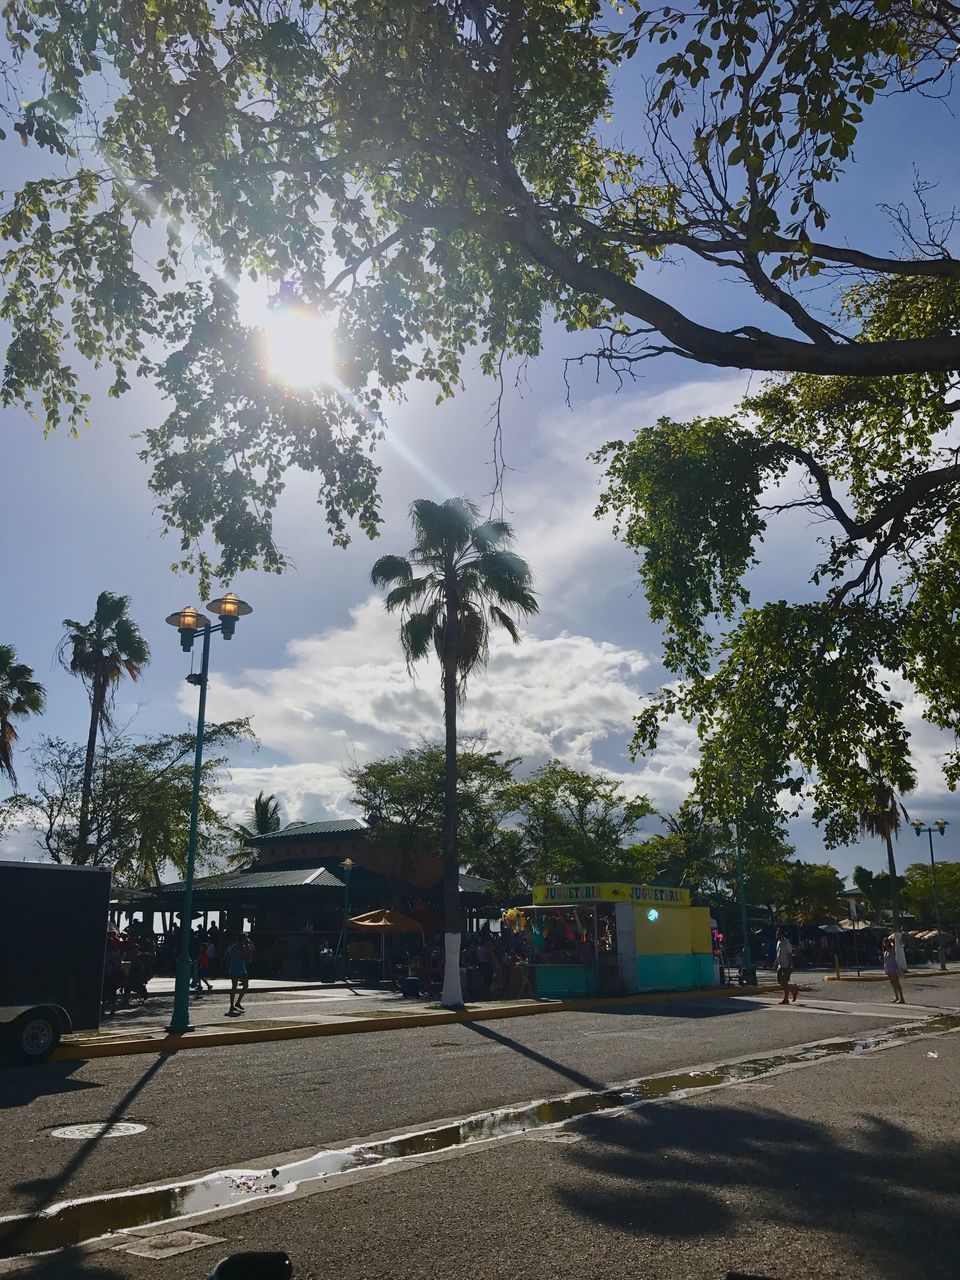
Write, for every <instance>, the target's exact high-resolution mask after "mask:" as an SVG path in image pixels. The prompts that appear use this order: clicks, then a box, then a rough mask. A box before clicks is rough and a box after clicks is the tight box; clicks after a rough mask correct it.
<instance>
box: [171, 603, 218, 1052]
mask: <svg viewBox="0 0 960 1280" xmlns="http://www.w3.org/2000/svg"><path fill="white" fill-rule="evenodd" d="M212 631H213V628H212V627H210V626H206V627H204V628H203V650H202V657H201V659H200V681H199V684H200V705H199V706H198V708H197V748H196V751H195V752H194V756H193V795H192V797H191V800H190V839H189V842H188V844H187V874H186V878H185V879H184V882H183V910H182V911H181V912H180V956H179V958H178V959H177V978H176V983H175V986H174V993H173V1016H172V1017H171V1019H170V1025H169V1027H168V1028H167V1030H168V1031H169V1032H170V1034H171V1035H172V1036H178V1035H181V1034H182V1033H183V1032H184V1031H192V1030H193V1028H192V1027H191V1025H190V978H191V970H192V962H191V960H190V939H191V937H192V935H193V868H194V864H195V863H196V860H197V827H198V826H199V822H200V784H201V782H202V780H203V731H204V727H205V724H206V718H207V673H208V671H209V670H210V635H211V633H212Z"/></svg>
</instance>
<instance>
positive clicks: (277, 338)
mask: <svg viewBox="0 0 960 1280" xmlns="http://www.w3.org/2000/svg"><path fill="white" fill-rule="evenodd" d="M261 327H262V330H263V335H264V344H265V346H266V353H267V366H268V368H269V370H270V376H271V377H272V378H273V379H274V381H276V382H279V383H281V384H282V385H283V386H285V387H290V388H292V389H293V390H306V389H307V388H308V387H318V386H324V385H326V386H329V385H330V384H331V383H332V382H333V380H334V361H333V330H332V328H331V325H330V322H329V320H328V319H327V318H326V317H325V316H322V315H318V314H317V313H316V312H315V311H309V310H308V309H307V308H305V307H280V308H277V309H276V310H271V311H268V312H267V313H266V315H265V316H264V319H263V323H262V326H261Z"/></svg>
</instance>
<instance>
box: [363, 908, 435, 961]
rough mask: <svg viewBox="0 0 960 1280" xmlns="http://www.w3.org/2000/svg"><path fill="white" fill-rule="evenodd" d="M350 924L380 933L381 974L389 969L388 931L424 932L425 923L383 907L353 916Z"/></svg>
mask: <svg viewBox="0 0 960 1280" xmlns="http://www.w3.org/2000/svg"><path fill="white" fill-rule="evenodd" d="M349 923H350V926H351V928H353V929H373V930H376V932H377V933H379V934H380V975H381V977H384V976H385V975H386V971H387V956H386V942H387V934H388V933H423V925H422V924H421V923H420V921H419V920H414V919H413V918H412V917H411V916H404V915H401V914H400V912H399V911H389V910H387V909H386V908H381V909H380V910H379V911H367V912H365V913H364V914H363V915H362V916H352V917H351V919H350V922H349Z"/></svg>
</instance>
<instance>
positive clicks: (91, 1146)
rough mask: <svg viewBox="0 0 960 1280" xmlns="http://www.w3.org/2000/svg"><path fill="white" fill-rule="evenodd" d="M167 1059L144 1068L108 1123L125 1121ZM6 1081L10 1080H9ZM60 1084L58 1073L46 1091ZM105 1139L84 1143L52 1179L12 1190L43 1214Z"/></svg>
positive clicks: (28, 1207)
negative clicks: (127, 1113)
mask: <svg viewBox="0 0 960 1280" xmlns="http://www.w3.org/2000/svg"><path fill="white" fill-rule="evenodd" d="M166 1061H167V1055H161V1056H159V1057H157V1058H155V1059H154V1061H153V1062H152V1063H151V1065H150V1066H149V1067H148V1068H147V1069H146V1071H144V1073H143V1075H141V1076H140V1077H139V1078H138V1079H137V1080H135V1081H134V1083H133V1084H132V1085H131V1086H130V1088H129V1089H128V1090H127V1092H126V1093H125V1094H124V1095H123V1097H122V1098H121V1099H120V1100H119V1102H117V1104H116V1105H115V1106H114V1108H113V1110H112V1111H111V1112H110V1114H109V1115H108V1116H104V1118H103V1119H104V1123H106V1124H116V1123H117V1122H118V1121H119V1120H122V1119H123V1118H124V1116H125V1115H126V1112H127V1110H128V1108H129V1107H130V1105H131V1104H132V1103H133V1101H134V1100H135V1099H136V1098H137V1097H138V1096H139V1095H140V1094H141V1093H142V1092H143V1090H144V1089H145V1088H146V1087H147V1085H148V1084H149V1083H150V1081H151V1080H152V1079H153V1078H154V1076H155V1075H156V1074H157V1072H158V1071H159V1070H160V1068H161V1067H162V1066H163V1065H164V1063H165V1062H166ZM79 1065H80V1064H79V1063H66V1062H65V1063H52V1064H50V1067H32V1068H29V1070H32V1071H34V1072H38V1073H40V1072H46V1071H47V1070H51V1069H54V1070H55V1069H56V1068H57V1067H60V1066H64V1067H71V1068H74V1067H76V1066H79ZM4 1083H6V1081H5V1082H4ZM58 1083H59V1084H60V1085H62V1076H61V1077H56V1076H55V1077H54V1079H53V1081H52V1084H51V1088H50V1089H49V1090H46V1092H50V1093H52V1092H56V1091H57V1089H56V1086H57V1085H58ZM70 1083H71V1084H75V1085H77V1086H80V1085H81V1084H82V1082H81V1081H71V1082H70ZM103 1141H104V1139H103V1137H102V1136H99V1137H96V1138H90V1139H89V1140H88V1141H86V1142H81V1144H80V1146H79V1147H78V1149H77V1150H76V1152H75V1153H74V1155H73V1156H72V1157H71V1158H70V1159H69V1160H68V1161H67V1162H66V1164H64V1165H63V1167H62V1168H61V1169H59V1170H58V1171H57V1173H55V1174H53V1175H52V1176H51V1177H49V1178H32V1179H30V1180H28V1181H26V1182H20V1183H17V1184H16V1185H15V1186H13V1187H12V1188H11V1190H13V1191H18V1192H20V1193H21V1194H25V1195H28V1196H30V1197H31V1199H30V1201H29V1203H28V1204H27V1205H26V1206H25V1208H26V1210H27V1212H30V1213H42V1212H43V1210H44V1209H47V1208H49V1206H50V1205H52V1204H54V1203H55V1201H56V1200H57V1198H58V1197H59V1195H60V1193H61V1191H62V1190H63V1188H64V1187H66V1185H67V1184H68V1183H69V1181H70V1179H71V1178H72V1177H73V1175H74V1174H75V1173H76V1172H77V1170H78V1169H80V1168H82V1167H83V1165H84V1164H86V1162H87V1161H88V1160H89V1159H90V1157H91V1156H92V1155H93V1153H94V1151H95V1150H96V1149H97V1147H98V1146H99V1145H100V1143H101V1142H103ZM108 1141H109V1139H108Z"/></svg>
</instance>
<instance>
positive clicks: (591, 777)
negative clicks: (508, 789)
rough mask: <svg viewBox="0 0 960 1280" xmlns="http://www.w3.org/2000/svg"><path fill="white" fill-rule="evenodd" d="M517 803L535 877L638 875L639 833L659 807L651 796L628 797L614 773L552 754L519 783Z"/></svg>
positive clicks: (531, 875) (573, 878) (574, 878)
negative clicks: (590, 768) (570, 762)
mask: <svg viewBox="0 0 960 1280" xmlns="http://www.w3.org/2000/svg"><path fill="white" fill-rule="evenodd" d="M513 805H514V808H515V810H516V813H517V827H518V830H519V832H520V836H521V839H522V840H523V843H524V846H525V848H526V853H527V865H528V875H529V878H530V882H531V883H533V884H544V883H548V882H551V881H554V882H563V881H568V882H569V881H574V882H575V881H581V882H582V881H590V880H595V881H596V880H599V881H603V880H628V881H630V880H634V879H636V878H638V866H637V858H636V855H635V852H634V850H635V849H636V848H637V846H635V845H633V838H634V837H635V835H636V832H637V828H638V827H639V825H640V823H641V821H642V820H643V819H644V818H646V817H648V816H649V815H650V814H652V813H653V809H652V808H651V806H650V803H649V801H648V800H647V799H646V797H644V796H639V797H637V798H636V799H633V800H631V799H628V798H627V796H626V794H625V792H624V790H623V787H622V786H621V785H620V784H619V783H618V782H617V781H616V780H615V779H613V778H610V777H607V776H606V775H604V774H594V773H587V772H585V771H582V770H580V769H574V768H572V767H571V766H570V765H566V764H564V763H563V762H562V761H561V760H549V761H548V762H547V763H546V764H545V765H543V766H542V767H541V768H539V769H537V770H536V771H535V772H534V773H532V774H531V775H530V777H529V778H528V779H527V780H526V781H525V782H521V783H518V784H517V786H516V788H515V789H514V799H513ZM639 849H640V850H641V851H642V849H643V846H642V845H641V846H639ZM640 878H642V876H641V877H640Z"/></svg>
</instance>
